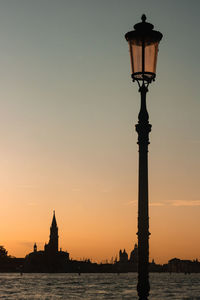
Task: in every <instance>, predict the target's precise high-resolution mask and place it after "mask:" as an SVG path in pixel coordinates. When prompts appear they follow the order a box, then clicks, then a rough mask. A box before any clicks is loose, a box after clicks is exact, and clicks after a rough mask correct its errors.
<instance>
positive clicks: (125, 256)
mask: <svg viewBox="0 0 200 300" xmlns="http://www.w3.org/2000/svg"><path fill="white" fill-rule="evenodd" d="M119 261H120V262H121V263H126V262H128V254H127V253H126V250H125V249H124V251H123V252H122V250H120V251H119Z"/></svg>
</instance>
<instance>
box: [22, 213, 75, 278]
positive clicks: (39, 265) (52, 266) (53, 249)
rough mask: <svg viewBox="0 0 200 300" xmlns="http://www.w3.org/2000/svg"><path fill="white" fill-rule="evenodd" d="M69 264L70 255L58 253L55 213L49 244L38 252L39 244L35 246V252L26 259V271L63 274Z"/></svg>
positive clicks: (62, 252)
mask: <svg viewBox="0 0 200 300" xmlns="http://www.w3.org/2000/svg"><path fill="white" fill-rule="evenodd" d="M68 262H69V253H68V252H64V251H62V250H60V251H58V226H57V222H56V216H55V211H54V212H53V219H52V223H51V227H50V236H49V243H48V244H46V243H45V246H44V250H43V251H42V250H40V251H38V249H37V244H36V243H35V244H34V246H33V252H31V253H29V254H28V255H27V256H26V257H25V264H24V270H25V271H27V272H63V271H65V270H66V264H67V263H68Z"/></svg>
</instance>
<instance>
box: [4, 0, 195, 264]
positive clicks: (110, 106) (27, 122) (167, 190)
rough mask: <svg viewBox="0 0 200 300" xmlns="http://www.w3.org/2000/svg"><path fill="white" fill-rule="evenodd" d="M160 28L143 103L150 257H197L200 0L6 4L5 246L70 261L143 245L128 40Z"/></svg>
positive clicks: (135, 98)
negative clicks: (148, 127)
mask: <svg viewBox="0 0 200 300" xmlns="http://www.w3.org/2000/svg"><path fill="white" fill-rule="evenodd" d="M143 13H145V14H146V16H147V21H149V22H150V23H153V24H154V26H155V29H156V30H159V31H161V32H162V33H163V39H162V41H161V43H160V48H159V50H160V51H159V56H158V64H157V78H156V81H155V82H154V83H152V84H151V85H150V87H149V93H148V94H147V104H148V110H149V114H150V123H151V124H152V132H151V134H150V142H151V144H150V145H149V199H150V232H151V236H150V259H152V258H154V260H155V262H157V263H164V262H167V261H168V260H169V259H171V258H173V257H178V258H182V259H195V258H198V259H200V242H199V236H200V176H199V174H200V117H199V115H200V97H199V93H200V80H199V78H200V63H199V60H200V35H199V26H200V25H199V16H200V1H199V0H190V1H189V0H176V1H174V0H167V1H164V0H153V1H150V0H140V1H137V0H29V1H27V0H0V170H1V171H0V201H1V202H0V203H1V209H0V222H1V225H0V245H4V247H5V248H6V249H7V250H8V254H10V255H14V256H16V257H24V256H25V255H26V254H28V253H29V252H31V251H32V249H33V244H34V243H35V242H36V243H37V244H38V248H39V249H43V247H44V243H45V242H48V239H49V227H50V224H51V219H52V215H53V210H54V209H55V211H56V218H57V223H58V227H59V246H60V247H62V250H67V251H68V252H69V253H70V257H71V258H73V259H79V258H91V259H92V260H93V261H103V260H105V259H108V260H110V259H111V257H114V258H115V256H116V255H117V254H118V252H119V250H120V249H124V248H125V249H126V250H127V252H128V253H130V251H131V250H132V249H133V246H134V243H135V242H137V237H136V232H137V193H138V192H137V185H138V146H137V144H136V142H137V134H136V132H135V124H136V123H137V115H138V111H139V104H140V95H139V93H138V87H137V84H136V83H132V81H131V77H130V59H129V52H128V44H127V42H126V40H125V38H124V34H125V33H126V32H127V31H130V30H132V27H133V25H134V24H135V23H137V22H140V18H141V15H142V14H143Z"/></svg>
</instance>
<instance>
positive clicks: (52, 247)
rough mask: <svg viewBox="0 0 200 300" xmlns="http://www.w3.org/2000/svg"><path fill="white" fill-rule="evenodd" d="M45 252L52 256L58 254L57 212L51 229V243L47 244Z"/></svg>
mask: <svg viewBox="0 0 200 300" xmlns="http://www.w3.org/2000/svg"><path fill="white" fill-rule="evenodd" d="M44 251H45V252H46V253H48V254H52V255H53V254H55V253H57V252H58V226H57V222H56V217H55V210H54V211H53V219H52V223H51V227H50V236H49V243H48V244H45V247H44Z"/></svg>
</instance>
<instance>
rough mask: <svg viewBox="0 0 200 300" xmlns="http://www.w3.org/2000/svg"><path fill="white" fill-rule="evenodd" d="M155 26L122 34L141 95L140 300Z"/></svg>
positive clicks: (142, 294)
mask: <svg viewBox="0 0 200 300" xmlns="http://www.w3.org/2000/svg"><path fill="white" fill-rule="evenodd" d="M153 28H154V26H153V25H152V24H150V23H147V22H146V16H145V15H142V22H141V23H138V24H136V25H135V26H134V29H135V30H133V31H130V32H127V33H126V35H125V38H126V40H127V41H128V43H129V49H130V58H131V68H132V75H131V77H132V79H133V81H137V83H138V86H139V92H140V94H141V108H140V112H139V115H138V124H137V125H136V131H137V133H138V145H139V191H138V233H137V235H138V284H137V291H138V296H139V300H147V299H148V295H149V291H150V285H149V271H148V265H149V235H150V233H149V212H148V145H149V132H150V131H151V125H150V124H149V115H148V112H147V108H146V93H147V92H148V85H149V84H150V83H151V82H152V81H154V80H155V77H156V62H157V54H158V44H159V42H160V40H161V39H162V34H161V33H160V32H158V31H155V30H153Z"/></svg>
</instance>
